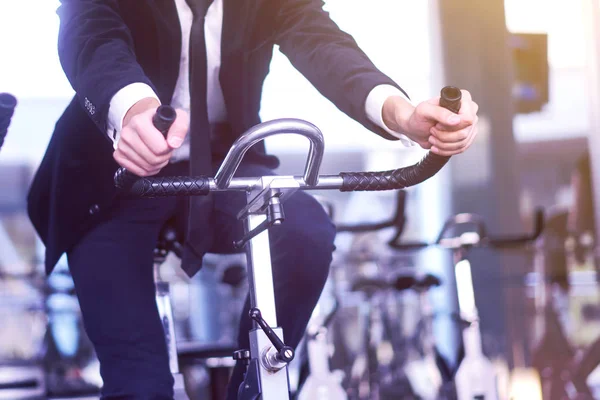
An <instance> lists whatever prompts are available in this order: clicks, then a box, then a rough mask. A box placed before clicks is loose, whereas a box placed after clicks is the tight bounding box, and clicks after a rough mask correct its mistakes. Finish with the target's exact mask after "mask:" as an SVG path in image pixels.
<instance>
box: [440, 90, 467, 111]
mask: <svg viewBox="0 0 600 400" xmlns="http://www.w3.org/2000/svg"><path fill="white" fill-rule="evenodd" d="M461 100H462V92H461V91H460V89H459V88H456V87H454V86H446V87H444V88H442V90H441V92H440V106H441V107H444V108H445V109H447V110H450V111H452V112H453V113H456V114H458V112H459V111H460V101H461Z"/></svg>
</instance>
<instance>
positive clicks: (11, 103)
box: [0, 93, 17, 147]
mask: <svg viewBox="0 0 600 400" xmlns="http://www.w3.org/2000/svg"><path fill="white" fill-rule="evenodd" d="M16 106H17V99H16V98H15V96H13V95H12V94H9V93H0V147H2V144H4V138H5V137H6V132H8V126H9V125H10V121H11V119H12V116H13V114H14V112H15V107H16Z"/></svg>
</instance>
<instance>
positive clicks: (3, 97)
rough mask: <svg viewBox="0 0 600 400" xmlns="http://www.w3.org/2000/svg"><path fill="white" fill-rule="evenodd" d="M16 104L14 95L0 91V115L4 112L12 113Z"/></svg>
mask: <svg viewBox="0 0 600 400" xmlns="http://www.w3.org/2000/svg"><path fill="white" fill-rule="evenodd" d="M16 106H17V99H16V97H15V96H13V95H12V94H10V93H0V115H3V114H4V113H6V114H7V115H8V114H11V115H12V113H13V111H14V109H15V107H16Z"/></svg>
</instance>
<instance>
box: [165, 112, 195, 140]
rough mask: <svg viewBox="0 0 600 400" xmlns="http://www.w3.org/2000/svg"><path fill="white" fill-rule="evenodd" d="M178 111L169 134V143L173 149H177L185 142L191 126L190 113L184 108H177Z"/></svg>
mask: <svg viewBox="0 0 600 400" xmlns="http://www.w3.org/2000/svg"><path fill="white" fill-rule="evenodd" d="M175 111H176V112H177V117H176V118H175V122H173V125H171V128H169V132H168V134H167V144H168V145H169V147H171V148H172V149H177V148H179V147H180V146H181V144H182V143H183V141H184V139H185V137H186V135H187V134H188V131H189V127H190V119H189V116H188V114H187V113H186V112H185V111H183V110H175Z"/></svg>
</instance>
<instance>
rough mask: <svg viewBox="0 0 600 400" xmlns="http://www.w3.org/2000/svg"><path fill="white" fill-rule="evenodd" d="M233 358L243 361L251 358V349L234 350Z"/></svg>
mask: <svg viewBox="0 0 600 400" xmlns="http://www.w3.org/2000/svg"><path fill="white" fill-rule="evenodd" d="M233 359H234V360H236V361H243V360H249V359H250V350H237V351H234V352H233Z"/></svg>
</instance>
